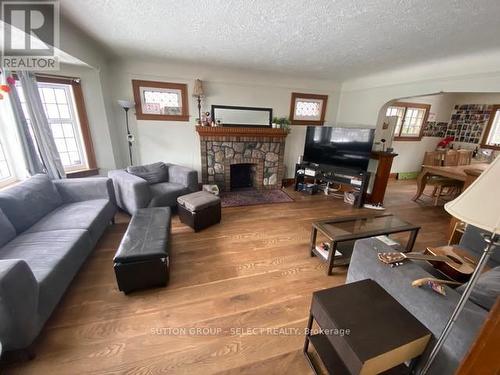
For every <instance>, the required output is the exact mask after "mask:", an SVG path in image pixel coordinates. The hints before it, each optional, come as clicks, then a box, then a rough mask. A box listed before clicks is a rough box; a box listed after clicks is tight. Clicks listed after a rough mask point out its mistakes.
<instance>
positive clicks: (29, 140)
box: [5, 72, 45, 175]
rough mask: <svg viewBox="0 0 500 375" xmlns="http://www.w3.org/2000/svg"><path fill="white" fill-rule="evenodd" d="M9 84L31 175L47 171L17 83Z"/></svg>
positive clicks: (27, 166)
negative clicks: (33, 135) (18, 91)
mask: <svg viewBox="0 0 500 375" xmlns="http://www.w3.org/2000/svg"><path fill="white" fill-rule="evenodd" d="M5 75H6V76H8V75H9V73H8V72H5ZM9 86H10V88H11V91H10V95H9V97H10V102H11V104H12V112H13V114H14V118H15V121H16V123H15V125H16V130H17V134H18V135H19V140H20V142H21V149H22V152H23V156H24V160H25V162H26V168H27V169H28V172H29V174H30V175H34V174H37V173H45V167H44V165H43V163H42V160H41V159H40V154H39V153H38V149H37V146H36V144H35V142H33V137H32V136H31V134H30V129H29V125H28V121H27V120H26V116H25V115H24V112H23V107H22V106H21V100H20V99H19V94H18V93H17V90H16V85H15V84H9Z"/></svg>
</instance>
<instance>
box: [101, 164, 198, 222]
mask: <svg viewBox="0 0 500 375" xmlns="http://www.w3.org/2000/svg"><path fill="white" fill-rule="evenodd" d="M108 176H109V177H110V178H111V179H112V180H113V186H114V189H115V196H116V201H117V204H118V207H120V208H121V209H123V210H124V211H126V212H128V213H129V214H131V215H133V214H134V213H135V212H136V211H137V210H138V209H139V208H145V207H163V206H170V207H173V206H175V205H176V204H177V197H180V196H181V195H185V194H189V193H192V192H194V191H197V190H198V172H196V171H195V170H194V169H191V168H186V167H182V166H179V165H174V164H167V163H155V164H150V165H144V166H140V167H129V168H127V170H124V169H119V170H113V171H109V172H108Z"/></svg>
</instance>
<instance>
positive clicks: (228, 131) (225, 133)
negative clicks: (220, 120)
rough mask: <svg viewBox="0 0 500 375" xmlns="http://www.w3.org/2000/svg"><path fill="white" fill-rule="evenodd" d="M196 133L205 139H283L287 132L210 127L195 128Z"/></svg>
mask: <svg viewBox="0 0 500 375" xmlns="http://www.w3.org/2000/svg"><path fill="white" fill-rule="evenodd" d="M196 131H197V132H198V134H199V135H200V136H205V137H217V136H220V137H257V138H285V137H286V136H287V135H288V132H287V131H286V130H285V129H273V128H257V127H255V128H252V127H247V128H246V127H243V126H242V127H227V128H225V127H219V126H217V127H212V126H197V127H196Z"/></svg>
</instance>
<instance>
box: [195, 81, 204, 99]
mask: <svg viewBox="0 0 500 375" xmlns="http://www.w3.org/2000/svg"><path fill="white" fill-rule="evenodd" d="M203 95H204V94H203V82H202V81H201V79H197V80H195V81H194V87H193V96H203Z"/></svg>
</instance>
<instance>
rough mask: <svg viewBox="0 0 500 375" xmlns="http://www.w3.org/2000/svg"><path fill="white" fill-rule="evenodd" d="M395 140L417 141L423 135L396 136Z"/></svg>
mask: <svg viewBox="0 0 500 375" xmlns="http://www.w3.org/2000/svg"><path fill="white" fill-rule="evenodd" d="M394 140H395V141H412V142H416V141H421V140H422V137H394Z"/></svg>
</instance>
